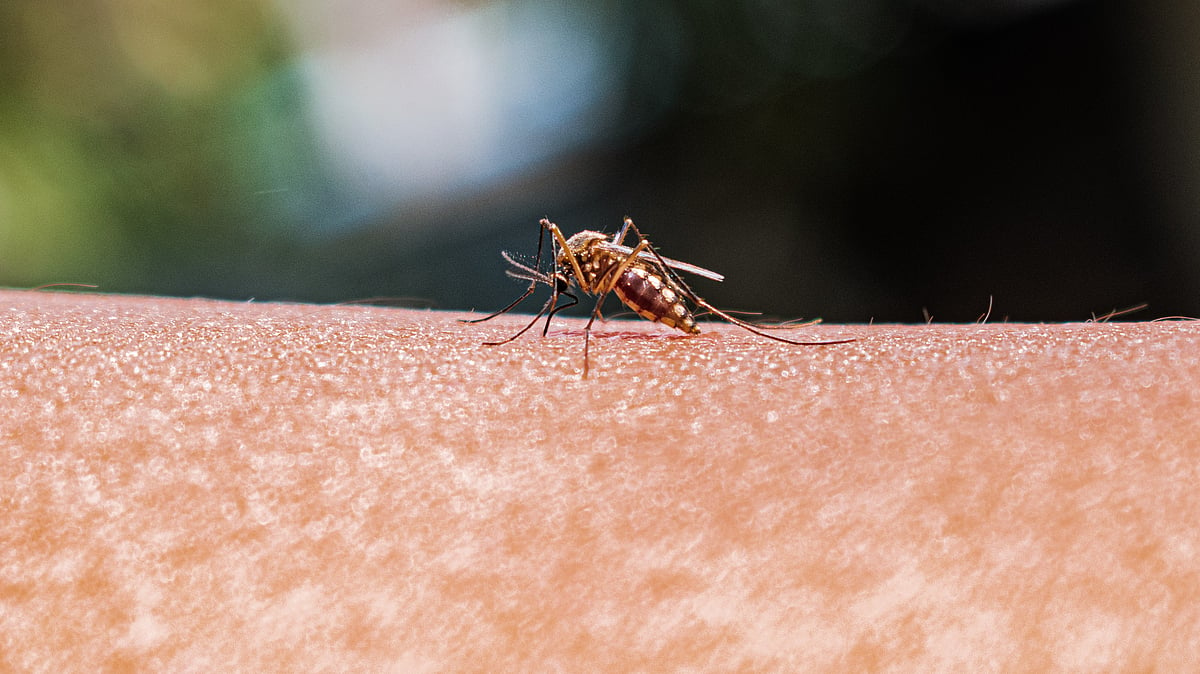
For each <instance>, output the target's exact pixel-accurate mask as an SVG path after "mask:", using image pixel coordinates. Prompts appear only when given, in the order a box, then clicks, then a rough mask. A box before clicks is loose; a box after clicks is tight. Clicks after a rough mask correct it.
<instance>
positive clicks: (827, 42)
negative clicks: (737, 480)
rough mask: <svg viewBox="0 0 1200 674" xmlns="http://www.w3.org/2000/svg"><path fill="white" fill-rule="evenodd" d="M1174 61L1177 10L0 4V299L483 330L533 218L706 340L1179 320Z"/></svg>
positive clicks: (1134, 0)
mask: <svg viewBox="0 0 1200 674" xmlns="http://www.w3.org/2000/svg"><path fill="white" fill-rule="evenodd" d="M1197 35H1200V4H1197V3H1182V2H1175V1H1173V0H1172V1H1163V0H1147V1H1143V0H1124V1H1117V0H1109V1H1096V0H854V1H853V2H851V1H850V0H792V1H786V0H676V1H674V2H671V1H667V0H652V1H650V2H646V1H641V0H599V1H587V2H584V1H577V2H566V1H558V0H549V1H545V0H495V1H486V0H480V1H470V0H462V1H457V2H453V1H447V0H393V1H390V2H384V1H381V0H342V1H341V2H337V3H334V2H321V1H319V0H290V1H287V2H284V1H282V0H281V1H279V2H271V1H269V0H205V1H204V2H200V1H198V0H181V1H179V2H171V3H165V2H157V1H152V0H78V1H76V2H72V3H47V2H43V1H42V0H5V2H3V3H0V285H5V286H14V287H32V286H37V285H40V284H45V283H53V282H68V281H69V282H83V283H94V284H97V285H99V286H100V290H101V291H105V292H130V293H152V294H167V295H181V296H193V295H199V296H208V297H217V298H229V299H239V300H245V299H250V298H254V299H256V300H296V301H313V302H337V301H345V300H353V299H357V298H365V297H376V296H394V297H402V298H408V299H406V300H401V302H402V303H404V302H411V303H412V304H413V305H424V304H426V303H428V304H431V305H433V306H436V307H437V308H442V309H471V308H475V309H478V310H482V311H491V310H494V309H497V308H499V307H501V306H503V305H504V304H506V303H507V302H508V301H510V300H511V299H513V298H515V297H516V296H517V295H518V294H519V293H520V292H521V289H522V286H521V285H520V284H519V283H517V282H515V281H512V280H511V279H508V278H506V277H505V276H504V274H503V269H504V266H505V265H504V261H503V260H502V259H501V258H500V255H499V253H500V251H501V250H512V251H518V252H523V253H527V254H530V255H531V254H532V253H533V251H534V248H535V246H536V241H537V235H538V226H537V221H538V219H539V218H540V217H542V216H549V217H550V218H551V219H552V220H554V221H555V222H557V223H558V224H559V225H560V226H561V227H562V228H563V229H564V231H565V232H566V233H567V234H568V235H569V234H571V233H573V232H575V231H578V230H580V229H602V230H605V231H608V232H614V231H616V229H617V228H618V227H619V226H620V223H621V218H622V216H624V215H626V214H628V215H630V216H632V217H633V218H634V220H635V221H636V222H637V223H638V225H639V226H640V227H641V229H642V231H643V232H645V233H646V234H647V235H648V236H649V237H650V238H651V239H652V240H653V241H654V242H655V244H656V245H657V246H658V247H659V248H660V250H661V251H662V252H663V253H664V254H666V255H668V256H670V257H674V258H676V259H680V260H684V261H688V262H691V263H694V264H697V265H700V266H703V267H707V268H709V269H713V270H715V271H718V272H721V273H723V274H725V275H726V276H727V280H726V281H725V282H724V283H720V284H718V283H712V282H709V281H703V280H697V282H696V283H695V284H694V288H695V289H696V290H697V291H699V292H700V293H701V294H702V295H705V296H706V297H707V298H708V299H709V300H710V301H712V302H713V303H714V304H717V305H718V306H722V307H727V308H731V309H745V310H752V309H753V310H763V311H766V312H769V313H770V314H773V315H779V316H786V317H801V316H803V317H812V316H823V317H824V318H825V319H826V320H829V321H845V322H865V321H868V320H874V321H877V322H878V321H901V322H920V321H923V320H925V317H926V314H928V315H931V316H932V318H933V320H935V321H939V322H942V321H945V322H962V321H974V320H976V319H977V318H979V317H980V316H981V315H982V314H983V313H984V312H985V311H986V310H987V308H988V304H989V297H994V308H993V310H992V315H991V320H993V321H995V320H1003V319H1005V318H1007V319H1009V320H1014V321H1052V320H1085V319H1088V318H1090V317H1092V316H1093V315H1101V314H1104V313H1106V312H1108V311H1110V310H1112V309H1118V308H1124V307H1127V306H1131V305H1136V304H1139V303H1143V302H1144V303H1148V304H1149V308H1148V309H1145V310H1143V311H1141V312H1139V313H1137V314H1134V315H1132V316H1131V317H1130V318H1133V319H1141V320H1145V319H1149V318H1154V317H1158V316H1166V315H1175V314H1183V315H1190V316H1200V40H1197V39H1196V36H1197ZM586 305H587V303H585V306H586ZM537 306H540V301H534V302H531V304H530V305H529V306H528V307H527V311H530V312H532V311H534V310H536V308H537ZM611 310H612V309H611V308H610V311H611Z"/></svg>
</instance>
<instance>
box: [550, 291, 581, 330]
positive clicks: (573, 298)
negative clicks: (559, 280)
mask: <svg viewBox="0 0 1200 674" xmlns="http://www.w3.org/2000/svg"><path fill="white" fill-rule="evenodd" d="M562 294H563V295H566V296H567V297H570V298H571V301H570V302H568V303H566V304H560V305H559V306H557V307H554V309H552V310H551V311H550V315H549V316H547V317H546V327H544V328H542V336H543V337H545V336H546V333H547V332H548V331H549V330H550V319H552V318H554V314H557V313H558V312H560V311H562V310H563V309H567V308H570V307H573V306H575V305H576V304H579V298H578V297H576V296H574V295H572V294H571V293H569V292H566V291H565V290H564V291H563V292H562Z"/></svg>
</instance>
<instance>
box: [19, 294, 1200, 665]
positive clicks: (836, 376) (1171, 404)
mask: <svg viewBox="0 0 1200 674" xmlns="http://www.w3.org/2000/svg"><path fill="white" fill-rule="evenodd" d="M461 317H465V315H462V314H448V313H439V312H417V311H406V310H396V309H382V308H372V307H325V306H303V305H271V304H234V303H222V302H211V301H203V300H181V299H163V298H143V297H121V296H102V295H79V294H67V293H49V292H13V291H9V292H0V420H2V421H0V506H2V510H0V669H3V670H18V671H30V670H43V671H49V670H59V669H63V668H66V669H72V670H80V671H99V670H118V671H120V670H130V671H133V670H136V671H166V670H173V671H229V670H241V671H272V670H305V671H322V670H357V671H389V670H390V671H405V672H407V671H431V672H432V671H555V670H556V669H558V670H563V671H651V670H653V671H685V670H689V669H690V670H693V671H722V672H728V671H772V670H773V671H802V670H818V671H819V670H834V671H897V672H910V671H1004V672H1013V671H1039V672H1040V671H1053V670H1058V671H1150V670H1156V669H1157V670H1160V671H1179V670H1181V669H1186V668H1187V666H1188V663H1193V662H1194V661H1195V660H1194V658H1195V656H1196V654H1197V653H1200V636H1198V635H1200V560H1198V558H1197V557H1198V554H1200V529H1197V527H1196V522H1197V521H1200V496H1198V495H1197V489H1196V485H1197V484H1198V483H1200V474H1198V473H1200V461H1198V460H1197V459H1198V458H1200V456H1198V454H1200V451H1198V450H1200V440H1198V438H1200V414H1197V413H1196V410H1197V409H1200V386H1197V384H1198V383H1200V327H1198V326H1197V325H1195V324H1193V323H1190V322H1174V323H1167V322H1163V323H1141V324H1097V323H1091V324H1073V325H966V326H938V325H933V326H820V327H816V328H807V329H804V330H798V331H794V332H793V333H789V334H791V335H792V336H796V337H803V338H810V339H836V338H843V337H857V338H858V341H857V342H854V343H851V344H842V345H836V346H825V347H798V346H789V345H786V344H779V343H775V342H770V341H768V340H764V339H762V338H760V337H756V336H754V335H751V334H748V333H746V332H744V331H742V330H739V329H737V328H735V327H732V326H723V325H713V324H703V325H702V329H703V330H704V333H703V334H702V335H699V336H693V337H689V336H684V335H681V334H680V333H678V332H673V331H668V330H666V329H664V328H662V327H661V326H655V325H652V324H649V323H647V322H645V321H609V322H607V323H603V324H598V325H597V329H596V330H595V333H594V334H593V340H594V341H593V343H592V363H591V374H590V377H591V378H590V379H588V380H587V381H582V380H581V379H580V377H579V371H580V369H581V367H582V362H581V358H582V348H583V343H582V342H583V338H582V332H581V327H582V323H583V322H582V321H579V320H566V319H563V320H559V319H556V320H555V323H554V327H553V328H552V329H551V332H550V336H549V337H547V338H542V337H540V335H538V334H537V333H536V332H534V331H531V334H529V335H526V336H525V337H522V338H521V339H519V340H517V341H515V342H513V343H510V344H507V345H504V346H496V347H486V346H481V345H480V342H482V341H485V340H495V339H501V338H503V337H506V336H508V335H509V334H511V333H512V332H515V331H516V330H517V329H518V328H519V327H520V326H521V325H523V323H524V321H525V320H527V317H524V316H505V317H501V318H498V319H496V320H495V321H491V322H488V323H485V324H481V325H472V326H468V325H463V324H460V323H458V322H457V321H456V320H455V319H457V318H461Z"/></svg>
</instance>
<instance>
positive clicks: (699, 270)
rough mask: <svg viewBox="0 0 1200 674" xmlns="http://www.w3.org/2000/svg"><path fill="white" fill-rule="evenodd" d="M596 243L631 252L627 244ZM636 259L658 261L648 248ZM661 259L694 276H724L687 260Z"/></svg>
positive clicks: (716, 277)
mask: <svg viewBox="0 0 1200 674" xmlns="http://www.w3.org/2000/svg"><path fill="white" fill-rule="evenodd" d="M596 245H597V246H599V247H601V248H604V249H605V250H611V251H612V252H614V253H621V254H623V255H630V254H632V253H633V249H632V248H630V247H628V246H622V245H620V244H616V243H612V242H609V241H601V242H600V243H597V244H596ZM638 259H639V260H645V261H647V262H658V260H659V256H657V255H655V254H654V253H652V252H650V251H648V250H643V251H642V252H640V253H638ZM662 261H663V262H666V263H667V266H668V267H670V268H672V269H678V270H679V271H685V272H687V273H689V274H695V275H696V276H703V277H704V278H706V279H711V280H713V281H724V280H725V277H724V276H722V275H721V274H718V273H717V272H715V271H712V270H709V269H705V268H704V267H697V266H696V265H694V264H688V263H687V262H680V261H679V260H672V259H671V258H669V257H664V258H662Z"/></svg>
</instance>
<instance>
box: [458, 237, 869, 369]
mask: <svg viewBox="0 0 1200 674" xmlns="http://www.w3.org/2000/svg"><path fill="white" fill-rule="evenodd" d="M539 224H540V226H541V227H540V229H539V231H538V245H537V255H536V257H535V258H534V262H533V265H532V266H531V265H527V264H524V263H522V262H520V261H518V260H517V259H516V258H514V257H513V256H512V255H510V254H509V253H507V252H502V253H501V255H502V256H503V257H504V259H505V261H506V262H508V263H509V264H510V265H511V267H510V268H509V269H507V270H506V271H505V274H507V275H508V276H510V277H512V278H516V279H520V280H524V281H529V287H528V288H526V289H525V292H524V293H522V294H521V296H520V297H518V298H517V299H515V300H513V301H512V302H511V303H510V304H509V305H508V306H506V307H504V308H503V309H501V310H499V311H497V312H494V313H492V314H489V315H487V316H484V317H483V318H474V319H463V322H464V323H482V322H484V321H487V320H491V319H493V318H495V317H497V316H499V315H501V314H506V313H508V312H509V311H512V310H513V309H514V308H516V306H517V305H518V304H520V303H521V302H523V301H525V300H526V299H527V298H528V297H529V296H530V295H532V294H533V292H534V291H535V290H537V287H538V285H539V284H540V285H546V286H549V287H550V299H548V300H547V301H546V303H545V304H543V305H542V308H541V310H540V311H538V312H537V314H536V315H535V316H534V317H533V319H532V320H530V321H529V323H528V324H527V325H526V326H525V327H523V328H521V329H520V330H518V331H517V333H516V334H514V335H513V336H511V337H509V338H508V339H503V340H500V341H498V342H484V345H485V346H499V345H501V344H507V343H509V342H511V341H513V340H514V339H516V338H518V337H520V336H521V335H523V334H525V333H526V332H528V331H529V329H530V328H532V327H533V326H534V325H535V324H537V322H538V319H540V318H541V317H542V316H546V324H545V326H543V327H542V336H543V337H544V336H545V335H546V333H547V332H548V331H549V330H550V320H551V319H552V318H554V315H555V314H557V313H558V312H560V311H562V310H563V309H566V308H568V307H573V306H575V305H576V304H579V297H578V296H576V295H575V294H574V293H572V292H571V290H572V289H574V288H578V289H579V291H580V292H582V293H583V294H585V295H593V296H595V297H596V306H595V309H593V310H592V316H591V319H589V320H588V322H587V325H585V326H584V328H583V378H584V379H587V376H588V356H589V348H590V343H591V339H590V337H591V331H592V324H593V323H595V321H596V319H597V318H598V317H600V307H601V305H602V304H604V300H605V298H606V297H608V294H609V293H610V292H611V293H616V295H617V297H618V298H619V299H620V300H621V302H623V303H624V304H625V305H626V306H628V307H629V308H630V309H632V310H633V311H634V312H635V313H637V314H638V315H639V316H641V317H642V318H645V319H647V320H650V321H654V322H656V323H662V324H663V325H666V326H667V327H671V328H676V329H678V330H681V331H683V332H685V333H687V334H689V335H695V334H699V332H700V328H699V327H697V326H696V317H695V313H694V312H693V310H692V308H691V307H689V306H688V305H689V303H690V304H691V305H693V306H695V307H699V308H702V309H704V310H705V311H706V312H708V313H711V314H713V315H715V316H718V317H720V318H721V319H722V320H725V321H727V322H729V323H732V324H734V325H736V326H739V327H742V328H745V329H746V330H749V331H750V332H753V333H754V334H756V335H759V336H762V337H766V338H767V339H773V340H775V341H777V342H785V343H787V344H796V345H798V346H825V345H830V344H846V343H847V342H853V341H854V339H836V340H831V341H824V342H803V341H797V340H793V339H787V338H786V337H780V336H778V335H772V334H770V333H768V332H766V330H777V329H791V328H802V327H807V326H811V325H816V324H817V323H820V322H821V319H819V318H818V319H815V320H812V321H807V322H804V323H789V324H785V325H756V324H754V323H748V322H746V321H743V320H741V319H740V318H737V317H735V316H731V315H730V314H728V313H726V312H724V311H721V310H720V309H718V308H716V307H714V306H713V305H711V304H709V303H708V302H707V301H706V300H705V299H704V298H702V297H700V296H699V295H697V294H696V293H695V292H693V291H692V289H691V288H689V287H688V285H687V283H685V282H684V280H683V278H681V277H680V275H679V274H678V273H676V270H678V271H680V272H686V273H688V274H694V275H696V276H701V277H703V278H707V279H711V280H713V281H723V280H725V277H724V276H722V275H721V274H718V273H717V272H715V271H710V270H708V269H705V268H703V267H697V266H696V265H694V264H688V263H687V262H680V261H679V260H672V259H671V258H668V257H663V256H662V255H660V254H659V253H658V251H657V250H655V248H654V246H652V245H651V244H650V241H649V240H648V239H647V238H646V237H645V236H643V235H642V233H641V232H640V231H639V230H638V228H637V225H634V224H633V220H632V219H630V218H629V217H626V218H625V223H624V225H622V227H621V230H620V231H619V232H617V233H616V234H615V235H613V236H612V238H609V236H608V235H607V234H603V233H601V232H593V231H590V230H584V231H582V232H579V233H577V234H574V235H572V236H571V237H570V238H567V237H565V236H563V233H562V230H560V229H559V228H558V225H556V224H554V223H553V222H550V221H549V220H548V219H546V218H542V219H541V221H540V223H539ZM630 232H632V233H633V235H634V236H636V237H637V244H636V245H635V246H633V247H632V248H631V247H629V246H626V245H624V244H623V242H624V240H625V237H626V236H627V235H629V233H630ZM547 233H548V234H549V235H550V249H551V253H550V257H551V259H552V268H551V270H550V271H542V250H543V248H544V241H545V239H546V234H547ZM560 297H565V298H567V300H566V301H564V302H563V303H562V304H559V298H560Z"/></svg>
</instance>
